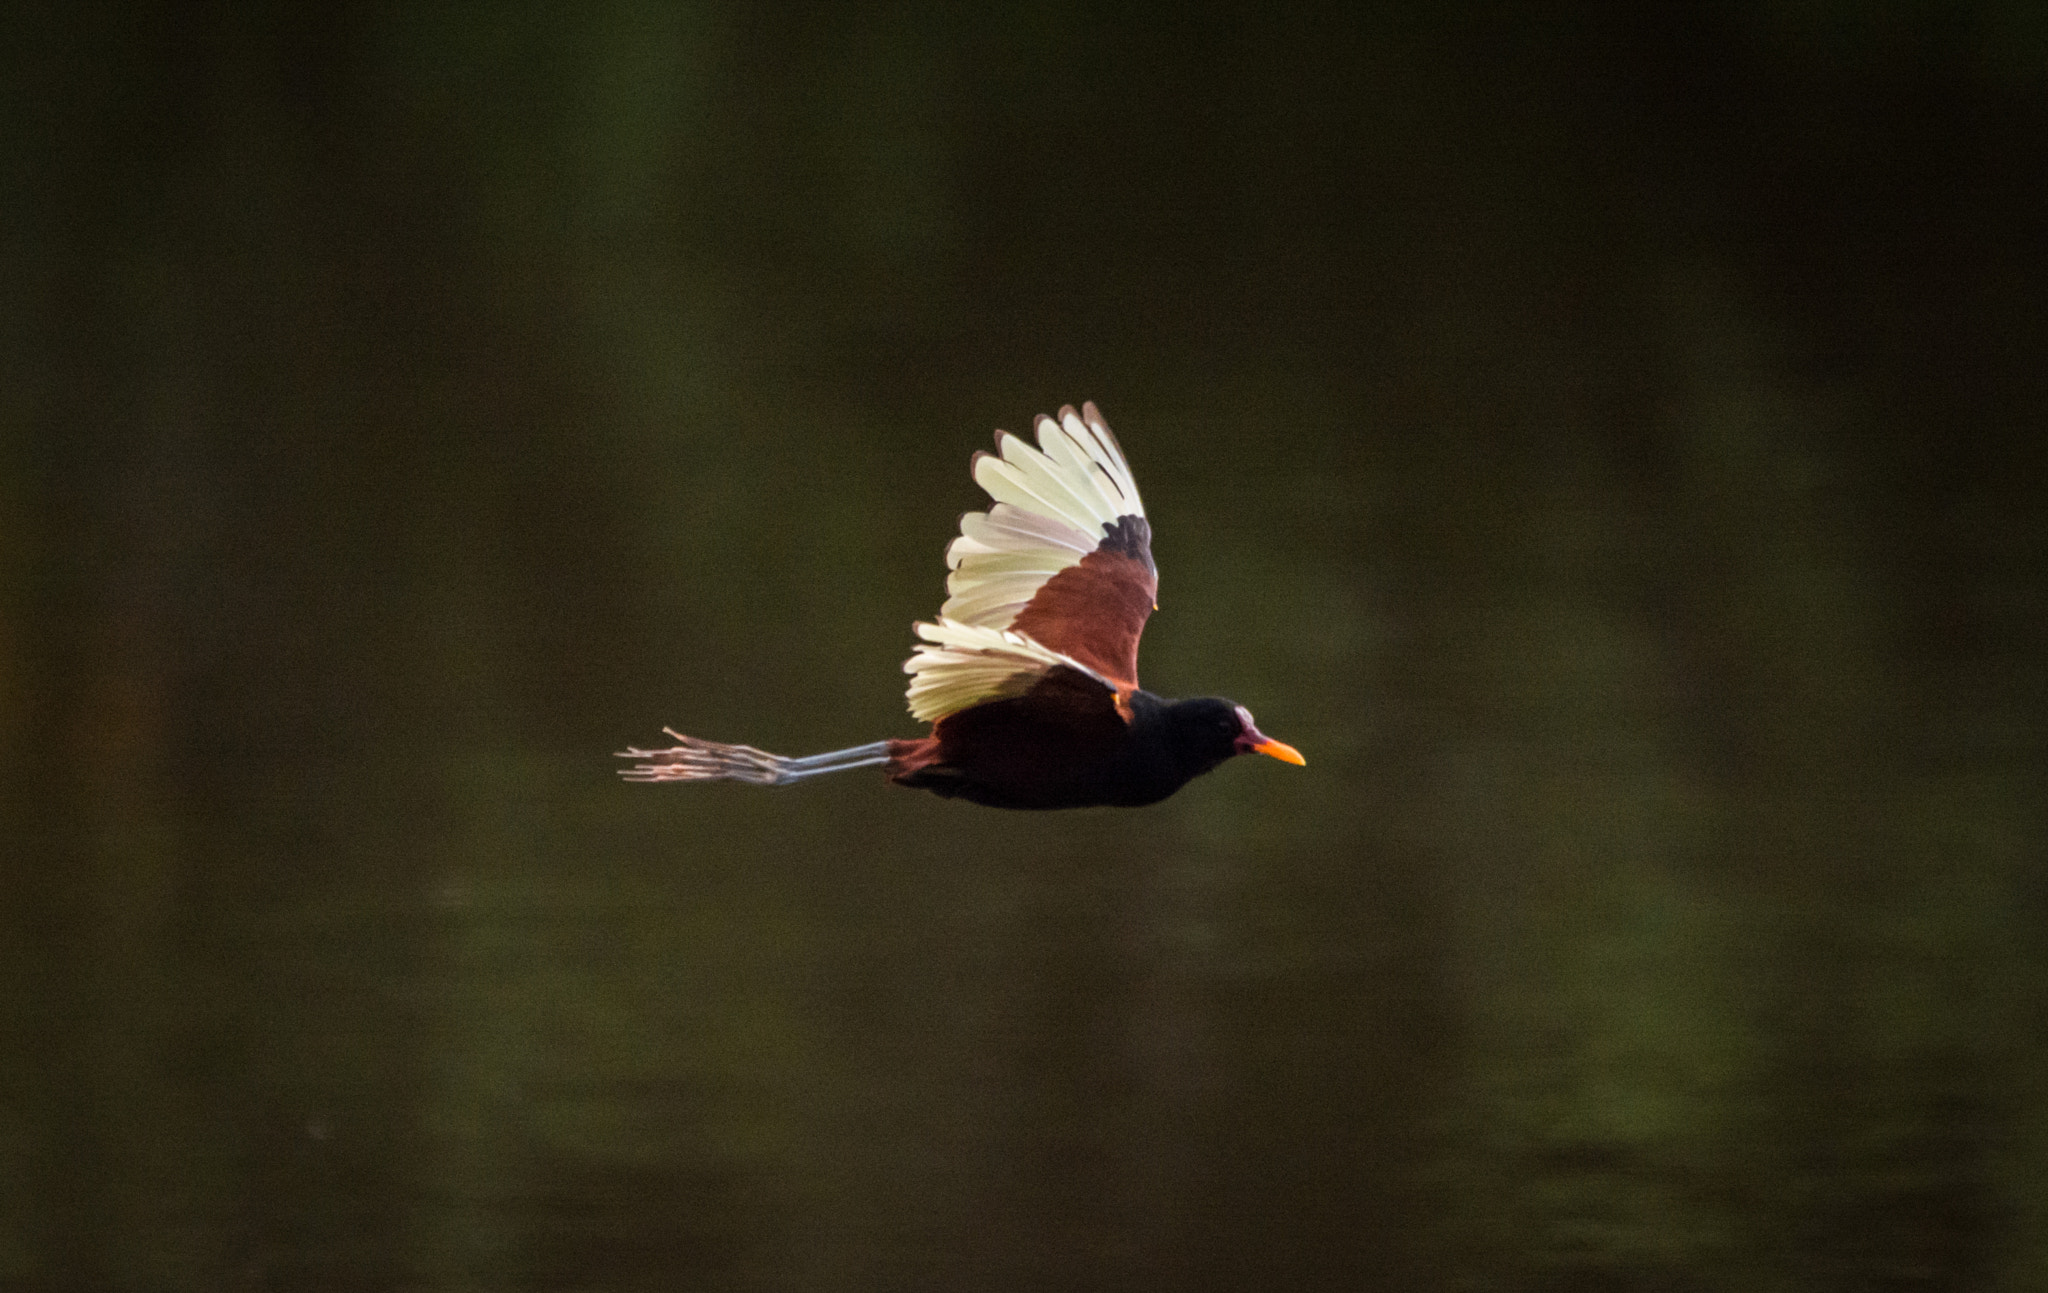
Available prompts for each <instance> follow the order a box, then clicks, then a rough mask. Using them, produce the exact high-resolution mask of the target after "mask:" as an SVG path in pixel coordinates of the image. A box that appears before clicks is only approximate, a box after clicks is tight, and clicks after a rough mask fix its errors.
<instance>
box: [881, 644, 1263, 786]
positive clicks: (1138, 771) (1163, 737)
mask: <svg viewBox="0 0 2048 1293" xmlns="http://www.w3.org/2000/svg"><path fill="white" fill-rule="evenodd" d="M1125 703H1126V705H1127V707H1128V708H1129V710H1130V714H1131V717H1130V721H1128V722H1126V721H1125V719H1124V716H1123V715H1122V714H1121V713H1119V712H1118V711H1117V708H1116V698H1115V695H1114V693H1112V692H1110V691H1109V690H1108V689H1106V688H1105V687H1103V685H1102V684H1101V683H1099V682H1097V681H1095V680H1094V679H1092V678H1088V677H1086V676H1084V675H1082V674H1078V673H1075V672H1073V671H1072V670H1068V669H1055V670H1054V671H1053V672H1051V673H1049V674H1047V675H1046V677H1045V678H1044V679H1043V680H1042V681H1041V682H1039V684H1038V685H1037V686H1035V687H1033V688H1032V689H1031V690H1030V691H1028V692H1026V693H1025V694H1024V695H1022V696H1017V697H1013V698H1011V699H1008V700H998V701H991V702H989V703H987V704H983V705H977V706H975V707H974V708H972V709H966V710H962V711H960V712H959V713H957V714H949V715H947V716H946V717H945V718H943V719H941V720H939V723H938V725H937V726H936V727H935V728H933V732H932V735H931V736H928V737H925V738H923V739H922V740H915V741H891V742H889V755H890V759H889V765H888V767H889V779H890V780H891V781H894V782H895V783H896V784H897V785H900V786H909V787H912V788H914V789H919V790H929V791H931V792H933V793H934V794H938V795H943V796H945V797H946V798H948V799H965V800H968V801H969V802H971V803H977V804H985V805H987V806H989V807H991V808H1091V807H1118V808H1136V807H1139V806H1141V805H1144V804H1155V803H1158V802H1159V801H1160V800H1162V799H1164V798H1166V797H1167V796H1168V795H1171V794H1172V793H1173V792H1174V791H1176V790H1178V789H1180V788H1181V787H1182V786H1184V785H1186V784H1187V783H1188V782H1189V781H1190V780H1192V779H1193V778H1195V777H1198V776H1200V775H1201V774H1202V773H1204V772H1207V771H1209V769H1211V768H1213V767H1215V766H1216V765H1217V764H1219V763H1221V762H1223V761H1224V760H1225V759H1228V758H1229V757H1230V756H1231V755H1232V754H1234V753H1236V750H1235V749H1234V748H1233V746H1232V741H1233V740H1234V739H1235V737H1236V735H1237V733H1238V731H1239V728H1238V725H1237V721H1236V719H1235V717H1234V715H1235V709H1234V707H1232V706H1231V705H1230V703H1229V702H1228V701H1210V700H1203V701H1168V700H1165V699H1162V698H1161V697H1158V696H1155V695H1153V694H1152V693H1151V692H1148V691H1139V692H1133V693H1129V694H1128V695H1127V697H1126V700H1125Z"/></svg>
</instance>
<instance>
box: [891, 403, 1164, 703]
mask: <svg viewBox="0 0 2048 1293" xmlns="http://www.w3.org/2000/svg"><path fill="white" fill-rule="evenodd" d="M1037 430H1038V447H1037V448H1033V447H1032V446H1031V445H1030V444H1028V443H1027V442H1025V441H1024V440H1023V439H1022V438H1021V437H1018V436H1014V435H1011V434H1010V433H1009V432H1007V431H998V432H997V433H996V449H997V451H998V452H996V453H989V452H988V451H986V450H983V451H982V452H980V453H977V454H975V455H974V479H975V481H976V482H977V483H978V484H980V486H981V487H982V488H983V489H985V490H987V491H988V493H989V496H990V497H991V498H993V499H994V500H995V505H994V506H993V507H991V508H990V509H989V510H988V511H986V512H969V513H967V514H966V515H965V516H962V517H961V518H960V537H959V538H957V539H955V540H953V542H952V545H951V546H950V547H948V548H947V549H946V564H947V565H948V566H949V567H951V569H952V574H951V575H950V576H948V578H947V580H946V591H947V593H948V594H949V596H948V597H947V599H946V604H945V605H944V606H943V607H941V608H940V610H939V623H938V624H936V625H930V624H920V625H918V626H917V631H918V634H919V636H921V637H923V638H925V639H926V642H925V644H924V645H920V646H919V647H918V648H917V652H916V654H914V655H912V656H911V658H910V660H909V661H908V662H907V663H905V665H904V666H903V667H904V670H905V672H907V673H909V674H911V675H912V679H911V684H910V709H911V713H913V714H914V715H916V716H917V717H918V718H921V719H926V720H937V719H939V718H943V717H944V716H945V715H947V714H950V713H954V712H956V711H958V710H961V709H965V708H968V707H969V706H972V705H978V704H981V703H983V702H985V701H989V700H996V699H1000V698H1003V697H1006V696H1013V695H1019V694H1022V692H1024V691H1026V690H1028V689H1029V688H1030V687H1031V686H1032V684H1033V683H1035V682H1036V681H1037V679H1038V678H1040V677H1042V676H1044V674H1045V673H1046V671H1047V670H1049V669H1051V668H1052V667H1054V665H1055V664H1066V665H1070V666H1074V667H1076V668H1078V669H1079V670H1080V671H1081V672H1082V673H1085V674H1088V675H1090V676H1092V677H1095V678H1098V679H1100V680H1101V681H1102V682H1103V683H1104V684H1105V685H1106V686H1108V687H1109V688H1111V689H1112V690H1114V691H1117V692H1126V691H1134V690H1136V689H1137V686H1138V638H1139V635H1140V634H1142V633H1143V632H1144V631H1145V620H1146V619H1147V617H1149V616H1150V615H1151V614H1152V610H1153V606H1154V604H1155V599H1156V598H1157V596H1158V592H1159V576H1158V571H1157V569H1156V568H1155V567H1154V566H1153V564H1152V529H1151V527H1150V525H1148V524H1147V522H1146V520H1145V505H1144V503H1143V502H1142V501H1140V499H1139V497H1138V487H1137V485H1136V483H1135V482H1133V481H1132V479H1131V469H1130V466H1129V464H1127V463H1126V462H1125V461H1124V454H1123V449H1122V448H1121V447H1119V446H1118V444H1117V442H1116V437H1115V436H1114V435H1112V434H1110V430H1109V426H1108V424H1107V423H1105V422H1104V421H1103V420H1102V414H1101V413H1099V412H1098V411H1097V410H1096V408H1095V405H1093V404H1092V403H1091V404H1083V405H1082V406H1081V411H1080V412H1078V413H1076V412H1075V411H1074V409H1073V408H1072V407H1071V406H1069V407H1067V408H1063V409H1061V410H1060V416H1059V419H1058V420H1057V421H1055V420H1053V419H1052V418H1049V417H1044V416H1040V417H1039V419H1038V424H1037ZM976 629H980V630H987V631H989V632H990V633H992V634H995V635H996V636H997V639H998V640H999V641H1005V643H1006V644H1005V645H1001V646H998V645H996V644H995V643H994V642H990V641H986V640H983V639H981V638H979V637H978V636H977V637H975V638H974V639H973V641H974V643H975V645H972V646H969V645H968V639H967V638H965V637H963V636H962V633H963V632H964V631H967V630H976ZM1031 648H1037V649H1038V650H1039V651H1040V652H1042V653H1043V654H1044V655H1045V656H1049V657H1053V658H1052V659H1051V660H1041V659H1039V658H1038V657H1037V656H1036V655H1034V654H1033V652H1032V650H1031ZM963 653H967V654H971V655H972V657H973V658H972V661H971V662H969V661H968V660H967V659H965V658H963Z"/></svg>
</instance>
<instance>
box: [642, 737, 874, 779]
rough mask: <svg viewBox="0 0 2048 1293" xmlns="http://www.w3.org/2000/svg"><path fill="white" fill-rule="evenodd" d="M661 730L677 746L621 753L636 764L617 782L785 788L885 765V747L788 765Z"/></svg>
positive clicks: (746, 749) (747, 749) (782, 759)
mask: <svg viewBox="0 0 2048 1293" xmlns="http://www.w3.org/2000/svg"><path fill="white" fill-rule="evenodd" d="M661 730H662V731H664V732H667V733H668V734H669V735H670V736H672V737H674V738H675V742H676V743H675V744H674V745H672V746H670V747H669V748H667V749H665V750H642V749H637V748H629V749H625V750H621V751H620V752H619V756H618V757H619V758H621V759H638V760H639V762H638V763H635V764H634V765H633V766H632V767H630V768H621V769H619V775H620V776H622V777H624V778H625V779H626V780H628V781H746V782H751V783H753V784H754V785H757V786H786V785H788V784H789V783H790V782H792V781H802V780H803V779H804V778H805V777H818V776H823V775H824V774H825V773H828V772H845V771H846V770H847V769H849V768H871V767H874V766H876V765H878V764H883V763H887V762H888V761H889V746H890V742H888V741H873V742H870V743H869V744H867V745H856V746H854V747H852V748H851V749H846V750H833V751H832V752H831V753H829V754H813V755H811V756H809V757H808V758H803V759H792V758H789V757H788V756H786V755H781V754H770V753H768V752H767V751H766V750H757V749H755V748H754V747H753V746H751V745H720V744H719V743H718V742H716V741H703V740H699V739H698V738H696V737H694V736H684V735H683V734H682V733H681V732H678V731H676V730H675V729H674V728H673V727H664V728H662V729H661Z"/></svg>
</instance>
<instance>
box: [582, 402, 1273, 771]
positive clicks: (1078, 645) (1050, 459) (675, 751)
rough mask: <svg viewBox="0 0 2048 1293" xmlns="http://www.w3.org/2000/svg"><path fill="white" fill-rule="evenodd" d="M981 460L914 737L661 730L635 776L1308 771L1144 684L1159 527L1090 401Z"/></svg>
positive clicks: (1225, 709) (1260, 738)
mask: <svg viewBox="0 0 2048 1293" xmlns="http://www.w3.org/2000/svg"><path fill="white" fill-rule="evenodd" d="M996 449H997V451H998V452H996V453H989V452H988V451H987V450H983V451H981V452H979V453H977V454H975V455H974V479H975V481H976V482H977V483H978V484H980V486H981V487H982V488H983V489H985V490H987V491H988V493H989V496H990V497H991V498H993V499H994V500H995V505H994V506H993V507H991V508H990V509H989V510H988V511H986V512H969V513H967V514H966V515H965V516H962V517H961V518H960V537H959V538H957V539H955V540H953V543H952V545H951V546H950V547H948V548H947V549H946V564H947V566H949V567H950V568H951V569H952V572H953V573H952V574H951V575H950V576H948V577H947V579H946V591H947V593H948V594H950V595H949V596H948V597H947V599H946V604H945V605H944V606H941V607H940V608H939V622H938V623H936V624H919V625H917V626H916V628H917V635H918V636H919V637H921V638H923V639H924V641H923V642H922V643H921V644H919V645H918V647H917V649H916V651H915V652H914V653H913V654H912V655H911V657H910V659H909V660H908V661H907V662H905V664H904V666H903V671H904V672H905V673H908V674H909V675H910V712H911V714H912V715H914V716H915V717H917V718H919V719H922V720H924V721H925V722H929V723H931V724H932V734H931V735H930V736H927V737H922V738H920V739H918V740H909V741H901V740H897V741H875V742H873V743H872V744H869V745H856V746H854V747H853V748H851V749H847V750H834V751H832V752H831V753H830V754H814V755H811V756H810V757H809V758H803V759H791V758H786V757H784V756H783V755H779V754H769V753H767V752H766V751H764V750H757V749H755V748H753V747H752V746H750V745H720V744H718V743H716V742H713V741H703V740H699V739H697V738H696V737H694V736H684V735H683V734H682V733H681V732H678V731H676V730H675V729H673V728H665V729H663V730H664V731H666V732H667V733H668V734H669V735H670V736H672V737H674V738H675V741H676V744H675V745H673V746H671V747H670V748H668V749H665V750H640V749H630V750H627V751H625V752H624V753H623V754H621V755H620V756H619V757H620V758H622V759H637V760H639V761H640V762H638V763H636V764H635V765H634V766H633V767H631V768H628V769H625V770H624V771H623V772H622V773H621V774H620V775H622V776H624V777H625V778H627V779H628V780H630V781H751V782H754V783H755V784H757V785H767V786H781V785H787V784H789V783H790V782H793V781H801V780H803V779H804V778H806V777H815V776H820V775H822V774H824V773H827V772H843V771H845V770H846V769H848V768H867V767H874V766H877V765H880V766H884V767H886V768H887V769H888V775H889V779H890V780H891V781H893V782H895V783H896V784H897V785H899V786H913V787H916V788H919V789H923V790H930V791H933V792H934V793H936V794H940V795H944V796H946V797H947V798H949V799H966V800H970V801H972V802H974V803H977V804H988V805H990V806H992V807H996V808H1085V807H1089V806H1093V805H1105V804H1106V805H1116V806H1120V807H1137V806H1139V805H1141V804H1152V803H1157V802H1159V801H1160V800H1162V799H1164V798H1166V797H1167V796H1168V795H1170V794H1172V793H1173V792H1174V791H1176V790H1179V789H1180V788H1181V787H1182V786H1184V785H1186V784H1187V783H1188V782H1189V781H1190V780H1192V779H1193V778H1195V777H1198V776H1200V775H1201V774H1203V773H1205V772H1207V771H1209V770H1210V769H1211V768H1214V767H1215V766H1216V765H1217V764H1219V763H1222V762H1223V761H1224V760H1225V759H1228V758H1230V757H1232V756H1233V755H1238V754H1247V753H1256V754H1266V755H1271V756H1272V757H1273V758H1276V759H1279V760H1281V761H1283V762H1286V763H1295V764H1305V763H1307V760H1306V759H1303V758H1302V757H1301V754H1300V752H1299V751H1297V750H1296V749H1295V748H1294V747H1293V746H1291V745H1287V744H1285V743H1283V742H1280V741H1276V740H1273V739H1272V738H1271V737H1269V736H1266V735H1265V734H1264V733H1262V732H1260V731H1259V729H1258V728H1257V727H1255V726H1253V724H1252V716H1251V713H1250V711H1248V710H1247V709H1245V707H1244V706H1242V705H1238V704H1233V703H1232V702H1230V701H1227V700H1218V699H1214V698H1204V699H1201V700H1166V699H1164V698H1163V697H1159V696H1155V695H1153V694H1152V693H1151V692H1149V691H1144V690H1141V689H1140V688H1139V686H1138V635H1139V634H1141V633H1143V632H1144V630H1145V620H1146V618H1147V617H1148V616H1150V615H1151V614H1152V612H1153V611H1154V610H1156V609H1158V607H1157V603H1156V602H1155V600H1154V598H1155V597H1156V596H1157V594H1158V590H1159V575H1158V570H1157V568H1156V567H1154V566H1153V564H1152V528H1151V526H1150V525H1148V524H1147V523H1146V521H1145V505H1144V504H1143V503H1141V502H1140V501H1139V500H1138V487H1137V485H1136V484H1134V483H1133V482H1132V480H1131V469H1130V467H1129V466H1128V465H1126V464H1125V462H1124V453H1123V449H1122V448H1121V447H1119V446H1118V444H1117V442H1116V437H1115V436H1113V435H1111V434H1110V431H1109V426H1108V425H1107V424H1106V423H1104V422H1103V420H1102V415H1101V414H1100V413H1098V412H1097V411H1096V409H1095V406H1094V405H1093V404H1083V405H1082V406H1081V411H1080V412H1079V413H1076V412H1074V410H1073V408H1072V407H1071V406H1069V407H1067V408H1063V409H1061V410H1060V416H1059V420H1058V421H1054V420H1053V419H1052V418H1049V417H1045V416H1043V415H1041V416H1040V417H1039V419H1038V448H1036V449H1034V448H1032V447H1031V446H1030V445H1029V444H1027V443H1025V442H1024V440H1023V439H1021V438H1020V437H1017V436H1013V435H1011V434H1010V433H1008V432H1007V431H998V432H996Z"/></svg>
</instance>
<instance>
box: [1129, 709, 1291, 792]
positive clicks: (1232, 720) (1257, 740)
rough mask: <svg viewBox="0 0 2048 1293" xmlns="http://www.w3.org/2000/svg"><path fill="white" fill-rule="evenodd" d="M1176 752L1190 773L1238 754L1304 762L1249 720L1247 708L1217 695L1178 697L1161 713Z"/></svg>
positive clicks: (1283, 743)
mask: <svg viewBox="0 0 2048 1293" xmlns="http://www.w3.org/2000/svg"><path fill="white" fill-rule="evenodd" d="M1164 717H1165V719H1166V724H1167V729H1168V731H1169V732H1170V733H1171V734H1172V735H1171V737H1170V739H1171V741H1172V743H1173V746H1174V749H1175V751H1176V753H1177V754H1179V755H1180V756H1181V758H1182V759H1183V760H1184V761H1185V762H1186V764H1187V766H1188V767H1189V768H1191V769H1192V772H1191V773H1190V775H1193V772H1207V771H1208V770H1209V769H1211V768H1213V767H1215V766H1216V765H1217V764H1219V763H1221V762H1223V761H1224V760H1225V759H1228V758H1230V757H1231V756H1233V755H1238V754H1264V755H1270V756H1271V757H1273V758H1275V759H1279V760H1280V761H1281V762H1283V763H1294V764H1303V765H1305V764H1307V762H1308V760H1306V759H1304V758H1302V757H1301V752H1300V751H1299V750H1296V749H1295V748H1294V747H1293V746H1291V745H1288V744H1287V743H1286V742H1284V741H1276V740H1274V739H1273V738H1271V737H1269V736H1267V735H1266V734H1265V733H1263V732H1261V731H1259V729H1258V728H1257V727H1256V726H1255V725H1254V724H1253V723H1252V715H1251V711H1250V710H1248V709H1246V708H1245V707H1244V706H1242V705H1240V704H1238V703H1236V702H1235V701H1229V700H1224V699H1222V698H1221V697H1217V696H1204V697H1202V698H1200V699H1199V700H1180V701H1175V702H1174V703H1173V704H1171V705H1168V706H1167V707H1166V712H1165V715H1164Z"/></svg>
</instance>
